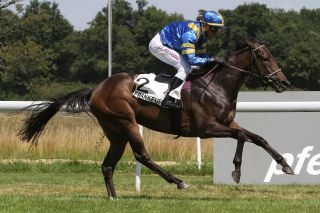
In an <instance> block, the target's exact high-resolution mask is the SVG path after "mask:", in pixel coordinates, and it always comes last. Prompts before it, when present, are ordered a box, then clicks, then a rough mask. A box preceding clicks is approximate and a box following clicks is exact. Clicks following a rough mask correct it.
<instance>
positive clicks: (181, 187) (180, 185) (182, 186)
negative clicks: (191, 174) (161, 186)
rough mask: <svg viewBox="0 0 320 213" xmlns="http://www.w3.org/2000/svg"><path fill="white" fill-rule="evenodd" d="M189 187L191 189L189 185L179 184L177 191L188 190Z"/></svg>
mask: <svg viewBox="0 0 320 213" xmlns="http://www.w3.org/2000/svg"><path fill="white" fill-rule="evenodd" d="M188 187H189V185H188V184H186V183H184V182H181V183H179V184H177V189H186V188H188Z"/></svg>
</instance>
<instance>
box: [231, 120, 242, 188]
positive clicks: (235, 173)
mask: <svg viewBox="0 0 320 213" xmlns="http://www.w3.org/2000/svg"><path fill="white" fill-rule="evenodd" d="M229 127H230V128H234V129H239V130H241V131H243V129H242V128H241V127H240V126H239V125H238V124H237V123H236V122H234V121H233V122H232V123H231V124H230V125H229ZM244 142H245V141H242V140H238V143H237V149H236V153H235V155H234V158H233V164H234V167H235V169H234V171H233V172H232V178H233V180H234V181H235V182H236V183H239V182H240V177H241V163H242V153H243V146H244Z"/></svg>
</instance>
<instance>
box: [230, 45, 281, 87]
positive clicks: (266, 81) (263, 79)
mask: <svg viewBox="0 0 320 213" xmlns="http://www.w3.org/2000/svg"><path fill="white" fill-rule="evenodd" d="M262 47H265V46H264V45H260V46H259V47H256V48H255V49H251V48H250V50H251V55H252V59H251V68H250V71H248V70H244V69H241V68H238V67H235V66H232V65H229V64H228V65H227V66H228V67H229V68H232V69H235V70H238V71H239V72H242V73H245V74H247V75H251V76H254V77H256V78H259V79H261V80H262V81H263V82H264V83H269V82H273V80H272V78H271V77H272V76H273V75H275V74H276V73H278V72H280V71H281V69H277V70H276V71H274V72H272V73H270V74H268V75H265V76H261V75H257V74H255V73H252V69H253V66H256V67H259V65H258V64H257V63H255V62H256V61H257V56H256V54H255V52H256V51H257V50H259V49H260V48H262Z"/></svg>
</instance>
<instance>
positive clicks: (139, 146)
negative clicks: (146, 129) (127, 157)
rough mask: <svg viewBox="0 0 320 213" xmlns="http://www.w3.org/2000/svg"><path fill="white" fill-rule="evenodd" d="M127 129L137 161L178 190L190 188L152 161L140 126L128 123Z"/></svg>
mask: <svg viewBox="0 0 320 213" xmlns="http://www.w3.org/2000/svg"><path fill="white" fill-rule="evenodd" d="M126 128H127V130H128V135H129V143H130V146H131V148H132V151H133V153H134V156H135V158H136V160H137V161H139V162H140V163H142V164H143V165H145V166H146V167H148V168H149V169H151V170H152V171H153V172H154V173H157V174H158V175H160V176H161V177H163V178H164V179H165V180H166V181H167V182H169V183H175V184H176V185H177V188H178V189H185V188H187V187H188V185H187V184H186V183H184V182H183V181H182V180H180V179H178V178H176V177H175V176H173V175H172V174H170V173H169V172H167V171H165V170H164V169H163V168H161V167H160V166H159V165H157V164H156V163H154V162H153V161H152V160H151V158H150V156H149V155H148V153H147V150H146V148H145V146H144V143H143V139H142V137H141V135H140V132H139V128H138V124H136V123H132V122H127V123H126Z"/></svg>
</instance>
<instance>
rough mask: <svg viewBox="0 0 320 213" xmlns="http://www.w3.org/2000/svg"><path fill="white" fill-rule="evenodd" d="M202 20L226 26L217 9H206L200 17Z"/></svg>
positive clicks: (212, 24)
mask: <svg viewBox="0 0 320 213" xmlns="http://www.w3.org/2000/svg"><path fill="white" fill-rule="evenodd" d="M200 22H202V23H205V24H207V25H210V26H212V27H216V28H226V26H225V25H224V19H223V17H222V15H221V14H220V13H218V12H215V11H206V12H204V13H203V15H202V16H201V18H200Z"/></svg>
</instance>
